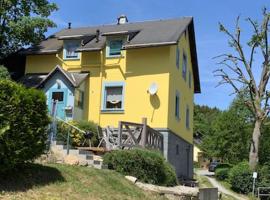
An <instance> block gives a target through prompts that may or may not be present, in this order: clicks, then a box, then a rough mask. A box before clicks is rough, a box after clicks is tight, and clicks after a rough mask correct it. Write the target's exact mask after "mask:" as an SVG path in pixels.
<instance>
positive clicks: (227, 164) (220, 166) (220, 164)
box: [215, 163, 232, 170]
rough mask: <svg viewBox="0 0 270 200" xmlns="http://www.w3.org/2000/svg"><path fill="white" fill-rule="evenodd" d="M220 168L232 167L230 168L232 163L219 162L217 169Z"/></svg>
mask: <svg viewBox="0 0 270 200" xmlns="http://www.w3.org/2000/svg"><path fill="white" fill-rule="evenodd" d="M220 168H228V169H230V168H232V165H231V164H229V163H219V164H218V165H217V166H216V168H215V170H217V169H220Z"/></svg>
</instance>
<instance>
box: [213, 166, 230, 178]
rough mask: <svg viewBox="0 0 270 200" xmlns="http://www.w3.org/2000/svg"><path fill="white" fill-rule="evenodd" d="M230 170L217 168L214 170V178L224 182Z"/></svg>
mask: <svg viewBox="0 0 270 200" xmlns="http://www.w3.org/2000/svg"><path fill="white" fill-rule="evenodd" d="M229 171H230V168H218V169H216V170H215V176H216V178H217V179H218V180H221V181H223V180H226V179H228V177H229Z"/></svg>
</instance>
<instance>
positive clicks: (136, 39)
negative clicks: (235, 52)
mask: <svg viewBox="0 0 270 200" xmlns="http://www.w3.org/2000/svg"><path fill="white" fill-rule="evenodd" d="M25 53H26V55H27V57H26V69H25V76H24V77H23V78H22V80H21V81H22V82H23V83H24V84H26V85H27V86H30V87H38V88H42V89H43V90H44V91H45V92H46V95H47V103H48V107H49V110H50V109H51V105H52V101H54V100H58V102H59V107H61V109H58V113H57V115H59V117H61V118H64V119H84V120H92V121H94V122H96V123H98V124H99V125H100V126H101V127H105V126H107V125H113V126H115V127H117V125H118V121H120V120H123V121H130V122H141V119H142V118H143V117H145V118H147V123H148V125H149V126H151V127H152V128H155V129H156V130H158V131H160V132H161V133H162V134H163V136H164V156H165V157H166V159H168V160H169V161H170V162H171V163H172V164H173V166H174V167H175V169H176V172H177V174H178V176H179V177H182V178H191V177H192V176H193V96H194V93H199V92H200V81H199V72H198V63H197V53H196V43H195V34H194V23H193V18H192V17H184V18H180V19H170V20H158V21H145V22H136V23H128V22H127V18H126V17H125V16H121V17H119V18H118V21H117V23H115V24H112V25H102V26H96V27H85V28H71V27H70V26H69V27H68V28H67V29H63V30H61V31H60V32H57V33H55V34H54V35H52V36H50V37H48V38H47V39H46V40H44V41H43V42H41V43H40V44H39V45H38V46H34V47H31V48H29V49H28V50H26V51H25Z"/></svg>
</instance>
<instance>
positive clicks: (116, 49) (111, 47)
mask: <svg viewBox="0 0 270 200" xmlns="http://www.w3.org/2000/svg"><path fill="white" fill-rule="evenodd" d="M122 46H123V40H122V39H109V41H108V42H107V57H118V56H121V49H122Z"/></svg>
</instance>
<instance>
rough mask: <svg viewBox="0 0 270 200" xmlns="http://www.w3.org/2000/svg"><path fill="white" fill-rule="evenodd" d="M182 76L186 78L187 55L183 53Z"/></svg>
mask: <svg viewBox="0 0 270 200" xmlns="http://www.w3.org/2000/svg"><path fill="white" fill-rule="evenodd" d="M182 76H183V78H184V80H186V79H187V56H186V54H185V53H184V54H183V68H182Z"/></svg>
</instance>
